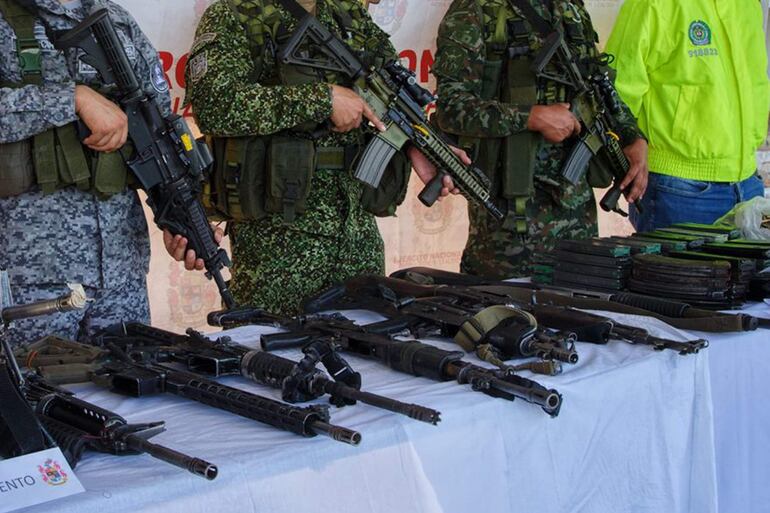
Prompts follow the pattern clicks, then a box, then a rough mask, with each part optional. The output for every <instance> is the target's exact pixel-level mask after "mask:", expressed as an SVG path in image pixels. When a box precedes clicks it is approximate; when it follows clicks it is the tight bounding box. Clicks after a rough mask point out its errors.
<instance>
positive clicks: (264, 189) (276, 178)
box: [193, 0, 411, 223]
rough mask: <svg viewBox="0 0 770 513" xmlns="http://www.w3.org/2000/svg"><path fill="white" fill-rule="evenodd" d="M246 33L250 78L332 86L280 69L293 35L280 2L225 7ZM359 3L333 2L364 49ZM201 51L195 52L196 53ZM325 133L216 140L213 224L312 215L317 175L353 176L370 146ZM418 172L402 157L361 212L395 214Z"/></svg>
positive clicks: (312, 128) (237, 2)
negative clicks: (283, 48) (326, 137)
mask: <svg viewBox="0 0 770 513" xmlns="http://www.w3.org/2000/svg"><path fill="white" fill-rule="evenodd" d="M226 1H227V3H228V5H229V6H230V8H231V9H232V10H233V12H234V13H235V14H236V16H237V18H238V19H239V21H240V22H241V25H242V26H243V28H244V30H245V32H246V36H247V39H248V41H249V49H250V52H251V55H252V60H253V63H254V72H253V75H252V76H251V77H250V79H251V80H253V81H254V82H259V83H260V84H262V85H264V86H268V87H269V86H278V85H284V86H296V85H304V84H311V83H321V82H332V83H337V81H332V80H327V78H328V77H324V76H323V75H321V74H319V72H318V71H316V70H313V69H310V68H306V67H302V66H297V65H291V64H285V63H282V62H278V61H277V59H276V50H277V48H278V47H279V46H280V44H281V43H282V42H283V41H284V40H286V39H288V38H289V37H290V36H291V34H290V33H289V32H288V31H287V30H286V29H285V27H284V26H283V24H282V22H281V21H282V20H281V11H280V10H279V7H278V6H277V5H276V3H275V1H274V0H226ZM357 2H358V0H329V1H327V5H328V6H329V7H331V8H332V9H333V11H334V12H333V15H334V18H335V21H336V22H337V23H338V25H339V28H340V31H341V32H343V33H348V34H351V35H352V36H353V45H354V46H360V47H365V45H366V41H363V40H361V39H360V36H359V34H361V32H360V31H358V30H356V25H357V23H358V20H357V19H356V18H355V17H354V16H352V15H351V14H350V12H351V10H352V9H353V7H357V6H358V5H359V4H358V3H357ZM195 50H196V48H193V52H194V51H195ZM321 133H322V130H319V127H318V126H317V125H315V124H313V123H311V124H305V125H303V126H298V127H295V128H293V129H292V130H290V131H285V132H281V133H278V134H274V135H270V136H249V137H213V138H210V139H209V141H210V144H211V146H212V148H213V154H214V160H215V164H214V169H213V171H212V173H211V174H210V176H209V177H208V179H207V181H206V183H205V184H204V188H203V193H202V202H203V204H204V206H205V207H206V210H207V212H208V214H209V217H210V218H211V219H214V220H234V221H242V220H257V219H261V218H263V217H265V216H267V215H269V214H276V213H279V214H283V217H284V221H285V222H287V223H291V222H292V221H294V219H295V217H296V215H297V214H301V213H303V212H304V211H305V210H306V209H307V198H308V196H309V193H310V185H311V181H312V178H313V174H314V172H315V171H316V170H321V169H323V170H336V171H339V172H344V173H348V172H350V170H351V169H352V168H353V165H354V161H355V159H356V158H357V156H358V154H359V153H360V151H361V150H362V149H363V147H364V145H365V144H366V139H365V138H364V137H360V138H359V140H358V141H356V142H355V143H353V144H349V145H346V146H326V145H323V144H319V142H318V136H319V135H320V134H321ZM410 172H411V168H410V166H409V162H408V160H407V159H406V158H405V157H404V156H403V155H401V154H399V155H397V156H396V157H395V158H394V159H393V160H392V162H391V164H390V165H389V168H388V170H387V171H386V175H385V177H384V179H383V185H382V186H381V187H380V188H378V189H373V188H371V187H364V189H363V193H362V197H361V204H362V207H363V208H364V209H365V210H367V211H368V212H371V213H373V214H375V215H378V216H387V215H393V214H394V213H395V210H396V207H397V206H398V205H399V204H400V203H401V202H402V201H403V200H404V197H405V195H406V187H407V185H408V181H409V173H410Z"/></svg>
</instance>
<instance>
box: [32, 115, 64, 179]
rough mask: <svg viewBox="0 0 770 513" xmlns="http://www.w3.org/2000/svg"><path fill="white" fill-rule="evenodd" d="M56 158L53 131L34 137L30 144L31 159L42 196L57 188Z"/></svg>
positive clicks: (57, 171) (57, 170) (57, 168)
mask: <svg viewBox="0 0 770 513" xmlns="http://www.w3.org/2000/svg"><path fill="white" fill-rule="evenodd" d="M56 157H57V155H56V134H55V131H54V130H46V131H45V132H43V133H40V134H38V135H36V136H35V137H34V140H33V142H32V159H33V162H34V166H35V176H36V179H37V184H38V185H39V186H40V188H41V189H42V191H43V194H51V193H53V192H55V191H56V189H57V188H58V186H59V166H58V162H57V158H56Z"/></svg>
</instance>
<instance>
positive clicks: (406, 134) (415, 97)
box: [278, 0, 505, 220]
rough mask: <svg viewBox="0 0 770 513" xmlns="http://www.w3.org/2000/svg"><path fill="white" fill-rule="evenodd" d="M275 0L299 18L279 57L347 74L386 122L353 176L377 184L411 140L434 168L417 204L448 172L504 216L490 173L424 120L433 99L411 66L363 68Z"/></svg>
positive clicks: (305, 16) (317, 26)
mask: <svg viewBox="0 0 770 513" xmlns="http://www.w3.org/2000/svg"><path fill="white" fill-rule="evenodd" d="M279 1H280V3H281V5H283V6H284V7H285V8H286V9H287V10H288V11H289V12H291V13H292V15H293V16H294V17H295V18H297V20H298V22H299V23H298V26H297V28H296V29H295V31H294V33H293V34H292V36H291V38H290V39H289V41H288V42H287V43H286V44H285V45H283V46H282V47H281V48H280V49H279V52H278V59H280V60H281V61H283V62H284V63H286V64H295V65H299V66H303V67H307V68H314V69H319V70H325V71H332V72H334V73H339V74H341V75H343V76H344V77H346V78H348V79H349V81H350V85H351V88H352V89H353V90H354V91H355V92H356V93H358V95H359V96H361V98H363V99H364V100H365V101H366V103H367V104H369V106H370V107H371V108H372V111H374V113H375V114H376V115H377V117H378V118H380V120H382V122H383V123H384V124H385V126H386V131H385V132H383V133H380V134H377V135H376V136H375V137H374V139H373V140H372V141H371V142H370V143H369V145H368V146H367V147H366V149H365V150H364V153H363V155H362V156H361V158H360V160H359V162H358V165H357V168H356V171H355V176H356V178H358V179H359V180H361V181H362V182H364V183H366V184H368V185H370V186H372V187H375V188H376V187H378V186H379V184H380V181H381V180H382V177H383V174H384V172H385V169H386V167H387V165H388V163H389V162H390V160H391V159H392V158H393V156H394V155H395V154H396V152H398V151H399V150H401V149H402V148H404V147H405V146H406V145H407V144H408V143H411V144H413V145H414V146H415V147H416V148H417V149H419V150H420V151H421V152H422V153H423V154H424V155H425V156H426V157H427V158H428V160H430V161H431V162H432V163H433V164H434V165H435V166H436V167H437V168H438V170H439V173H438V175H437V176H436V177H435V178H434V179H433V181H431V182H430V183H429V184H428V186H427V187H426V188H425V189H424V190H423V191H422V192H421V193H420V195H419V198H420V201H422V203H424V204H425V205H426V206H431V205H433V204H434V203H435V202H436V200H437V199H438V198H439V196H440V194H441V189H442V188H443V186H444V185H443V179H444V177H445V176H447V175H449V176H451V177H452V180H453V181H454V184H455V185H456V186H457V188H458V189H460V191H461V192H462V193H463V195H465V196H466V197H467V198H468V199H469V200H470V201H474V202H477V203H479V204H480V205H482V206H484V207H485V208H486V209H487V211H488V212H489V213H490V215H492V216H493V217H494V218H496V219H498V220H502V219H503V218H504V217H505V214H504V213H503V212H502V211H501V210H500V209H499V208H498V207H497V206H496V205H495V203H494V201H493V200H492V197H491V195H490V189H491V187H492V185H491V182H490V180H489V178H488V177H487V176H486V175H485V174H484V173H483V172H482V171H481V170H479V169H477V168H475V167H473V166H472V165H471V166H466V165H465V164H463V162H462V160H461V159H460V157H458V156H457V155H455V153H454V152H453V151H452V148H451V147H450V146H449V144H448V143H447V142H446V141H445V140H444V136H443V135H442V134H441V133H439V132H437V131H436V130H435V129H434V128H433V127H432V126H431V125H430V124H429V122H428V119H427V116H426V114H425V108H426V107H427V106H428V105H429V104H430V103H432V102H433V101H435V99H436V98H435V97H434V96H433V94H432V93H431V92H430V91H428V90H427V89H424V88H423V87H421V86H420V85H419V83H418V82H417V79H416V77H415V74H414V73H413V72H412V71H410V70H408V69H406V68H404V67H403V66H402V65H401V64H400V63H399V62H397V61H391V62H388V63H386V64H385V65H384V66H382V67H381V68H379V69H374V68H369V67H367V66H366V65H365V64H364V63H363V62H362V59H360V58H359V57H358V56H356V55H355V54H354V52H353V51H352V50H351V48H350V47H349V46H348V45H347V44H346V43H345V42H343V41H341V40H340V39H339V38H338V37H337V36H336V35H334V34H333V33H332V32H330V31H329V29H327V28H326V27H324V26H323V25H322V24H321V23H320V22H319V21H318V19H316V17H315V16H313V15H312V14H310V13H308V12H307V11H305V10H304V9H303V8H302V7H301V6H299V4H297V3H296V1H295V0H279ZM305 43H310V44H311V45H312V46H313V48H314V49H315V50H316V51H317V52H318V53H320V54H322V57H320V58H318V59H315V58H311V57H309V56H307V54H306V53H305V52H304V46H305Z"/></svg>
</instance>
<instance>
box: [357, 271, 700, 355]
mask: <svg viewBox="0 0 770 513" xmlns="http://www.w3.org/2000/svg"><path fill="white" fill-rule="evenodd" d="M393 276H397V277H399V278H402V279H398V278H395V279H394V278H390V279H386V278H378V277H370V278H367V279H368V280H370V281H375V282H377V283H380V284H384V285H385V286H386V287H388V288H391V289H394V290H395V291H397V292H399V293H402V294H411V295H415V296H426V297H430V296H433V295H441V296H450V297H454V298H456V300H457V301H458V302H461V303H465V304H471V305H478V306H483V307H489V306H493V305H501V304H507V305H510V304H515V305H516V306H518V307H519V308H522V309H525V310H527V311H528V312H530V313H531V314H532V315H534V317H535V318H536V319H537V321H538V323H540V324H542V325H544V326H547V327H549V328H552V329H561V330H563V329H569V330H573V331H574V332H575V333H576V335H577V338H578V340H580V341H582V342H591V343H594V344H606V343H607V342H608V341H609V340H610V339H614V340H621V341H625V342H629V343H631V344H641V345H649V346H651V347H652V348H653V349H655V350H663V349H670V350H674V351H677V352H678V353H679V354H683V355H685V354H694V353H697V352H699V351H700V350H701V349H703V348H705V347H708V341H707V340H703V339H695V340H689V341H685V342H678V341H675V340H669V339H664V338H660V337H655V336H653V335H650V333H649V332H648V331H647V330H645V329H642V328H637V327H634V326H628V325H625V324H621V323H618V322H616V321H614V320H612V319H610V318H608V317H604V316H600V315H596V314H589V313H587V312H582V311H579V310H576V309H574V308H570V307H569V306H565V303H564V302H557V303H556V304H554V303H553V302H552V301H549V296H547V295H545V294H542V292H543V291H535V290H534V289H532V288H531V285H529V284H515V283H507V282H494V281H493V282H489V281H486V280H484V279H482V278H477V277H475V276H470V275H466V274H458V273H450V272H447V271H440V270H436V269H428V268H424V267H420V268H414V269H405V270H403V271H398V272H396V273H394V275H393ZM407 280H409V281H407ZM474 283H475V284H476V285H475V286H474V285H473V284H474ZM460 284H462V285H460ZM550 297H551V298H552V297H553V295H551V296H550ZM643 299H644V298H640V301H641V300H643ZM567 304H568V302H567ZM654 304H656V305H659V306H663V305H665V303H663V302H662V301H658V302H655V303H654ZM578 306H580V305H578ZM668 306H669V308H671V305H670V304H669V305H668ZM589 308H590V307H589ZM596 309H601V308H600V307H599V306H596Z"/></svg>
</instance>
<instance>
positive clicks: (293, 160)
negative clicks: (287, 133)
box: [265, 136, 316, 223]
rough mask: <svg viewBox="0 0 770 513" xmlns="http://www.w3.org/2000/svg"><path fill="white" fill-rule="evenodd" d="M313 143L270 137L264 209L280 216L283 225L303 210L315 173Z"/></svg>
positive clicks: (282, 137)
mask: <svg viewBox="0 0 770 513" xmlns="http://www.w3.org/2000/svg"><path fill="white" fill-rule="evenodd" d="M315 156H316V152H315V143H314V142H313V141H311V140H310V139H300V138H297V137H284V136H273V137H272V138H271V139H270V147H269V148H268V151H267V188H266V192H267V194H266V198H265V209H266V210H267V211H268V212H274V213H283V219H284V221H285V222H286V223H291V222H293V221H294V218H295V217H296V215H297V214H301V213H302V212H304V211H305V209H306V208H307V197H308V195H309V193H310V181H311V180H312V178H313V172H314V171H315V167H316V161H315Z"/></svg>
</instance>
